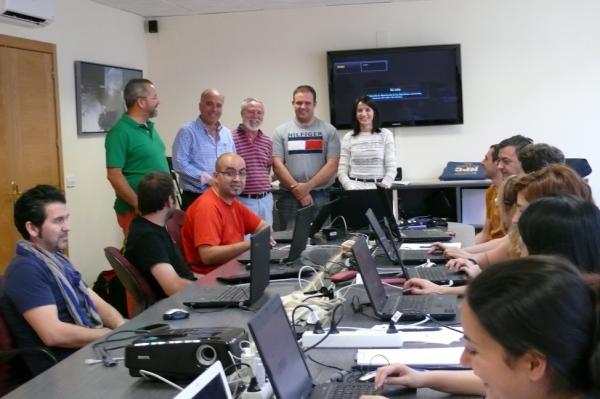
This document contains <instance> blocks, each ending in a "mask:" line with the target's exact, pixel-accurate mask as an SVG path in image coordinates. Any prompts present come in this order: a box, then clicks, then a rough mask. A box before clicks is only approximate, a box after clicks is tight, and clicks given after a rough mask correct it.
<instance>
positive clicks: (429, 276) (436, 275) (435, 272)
mask: <svg viewBox="0 0 600 399" xmlns="http://www.w3.org/2000/svg"><path fill="white" fill-rule="evenodd" d="M415 272H416V273H417V274H418V276H419V277H420V278H423V279H425V280H431V281H444V280H448V272H447V271H446V269H445V268H444V267H421V268H418V269H415Z"/></svg>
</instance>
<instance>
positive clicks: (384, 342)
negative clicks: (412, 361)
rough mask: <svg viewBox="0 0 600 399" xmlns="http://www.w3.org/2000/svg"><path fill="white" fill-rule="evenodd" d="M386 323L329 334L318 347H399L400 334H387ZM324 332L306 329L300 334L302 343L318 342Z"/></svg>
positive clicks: (306, 345)
mask: <svg viewBox="0 0 600 399" xmlns="http://www.w3.org/2000/svg"><path fill="white" fill-rule="evenodd" d="M388 327H389V326H388V325H387V324H379V325H376V326H373V327H372V328H370V329H361V330H356V331H340V332H339V333H337V334H329V336H328V337H327V338H325V340H324V341H323V342H321V343H320V344H319V345H318V347H319V348H401V347H402V336H401V335H400V332H396V333H393V334H388V333H387V329H388ZM325 334H326V333H323V334H315V333H314V332H312V331H306V332H305V333H304V334H303V335H302V344H303V345H304V346H305V347H310V346H313V345H315V344H316V343H317V342H319V341H320V340H321V339H323V337H324V336H325Z"/></svg>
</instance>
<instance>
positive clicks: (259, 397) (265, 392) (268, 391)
mask: <svg viewBox="0 0 600 399" xmlns="http://www.w3.org/2000/svg"><path fill="white" fill-rule="evenodd" d="M271 396H273V388H272V387H271V383H270V382H268V381H267V382H265V383H264V384H263V385H262V387H260V391H258V392H248V391H245V392H243V393H242V396H241V398H242V399H270V398H271Z"/></svg>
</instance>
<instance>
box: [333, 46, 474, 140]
mask: <svg viewBox="0 0 600 399" xmlns="http://www.w3.org/2000/svg"><path fill="white" fill-rule="evenodd" d="M327 68H328V74H329V105H330V116H331V124H332V125H334V126H335V127H337V128H338V129H346V128H350V127H351V126H352V115H351V114H352V105H353V103H354V100H355V99H356V98H358V97H360V96H363V95H369V96H371V97H372V98H373V99H374V100H375V101H376V102H377V105H378V106H379V111H380V114H381V122H382V125H383V126H386V127H395V126H431V125H453V124H461V123H463V107H462V88H461V66H460V44H450V45H438V46H418V47H394V48H377V49H366V50H344V51H329V52H327Z"/></svg>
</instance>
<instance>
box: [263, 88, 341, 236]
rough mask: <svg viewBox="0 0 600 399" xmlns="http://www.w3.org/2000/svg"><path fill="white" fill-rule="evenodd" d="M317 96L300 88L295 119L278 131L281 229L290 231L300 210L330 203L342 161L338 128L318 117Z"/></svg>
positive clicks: (276, 157) (275, 152)
mask: <svg viewBox="0 0 600 399" xmlns="http://www.w3.org/2000/svg"><path fill="white" fill-rule="evenodd" d="M316 104H317V94H316V92H315V89H313V88H312V87H311V86H307V85H303V86H298V87H297V88H296V89H295V90H294V93H293V95H292V105H293V107H294V112H295V113H296V117H295V118H294V119H293V120H291V121H290V122H287V123H284V124H283V125H281V126H279V127H278V128H276V129H275V132H274V134H273V172H275V175H276V176H277V178H278V179H279V183H280V187H281V188H282V190H281V193H280V196H279V200H278V201H277V209H278V211H279V227H280V228H282V229H289V228H291V224H293V221H294V215H295V213H296V210H297V209H298V207H305V206H309V205H315V210H314V211H315V212H317V211H318V208H319V207H320V206H322V205H323V204H325V203H326V202H328V201H329V187H330V186H331V185H332V184H333V182H334V180H335V175H336V173H337V167H338V161H339V158H340V139H339V137H338V135H337V131H336V129H335V127H333V126H332V125H330V124H329V123H327V122H324V121H322V120H320V119H318V118H316V117H315V106H316Z"/></svg>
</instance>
